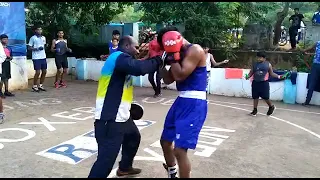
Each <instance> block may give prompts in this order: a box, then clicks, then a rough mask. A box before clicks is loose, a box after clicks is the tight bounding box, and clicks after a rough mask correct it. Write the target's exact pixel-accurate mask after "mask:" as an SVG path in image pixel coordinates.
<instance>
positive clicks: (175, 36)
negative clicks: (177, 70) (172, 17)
mask: <svg viewBox="0 0 320 180" xmlns="http://www.w3.org/2000/svg"><path fill="white" fill-rule="evenodd" d="M162 45H163V48H164V50H165V51H166V52H167V53H173V54H174V59H175V60H180V50H181V47H182V45H183V37H182V35H181V34H180V33H179V32H178V31H168V32H166V33H165V34H164V35H163V36H162Z"/></svg>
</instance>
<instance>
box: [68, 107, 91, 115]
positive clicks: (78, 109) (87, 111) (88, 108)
mask: <svg viewBox="0 0 320 180" xmlns="http://www.w3.org/2000/svg"><path fill="white" fill-rule="evenodd" d="M72 110H73V111H78V112H84V113H92V114H93V113H94V110H95V108H94V107H80V108H75V109H72Z"/></svg>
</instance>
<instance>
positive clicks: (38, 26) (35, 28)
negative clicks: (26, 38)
mask: <svg viewBox="0 0 320 180" xmlns="http://www.w3.org/2000/svg"><path fill="white" fill-rule="evenodd" d="M39 28H41V26H40V25H35V26H33V30H34V31H35V30H37V29H39Z"/></svg>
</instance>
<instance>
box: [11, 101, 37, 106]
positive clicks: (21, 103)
mask: <svg viewBox="0 0 320 180" xmlns="http://www.w3.org/2000/svg"><path fill="white" fill-rule="evenodd" d="M13 102H14V103H15V104H17V105H19V106H21V107H30V105H31V106H39V105H41V103H39V102H38V101H36V100H30V102H22V101H13ZM28 105H29V106H28Z"/></svg>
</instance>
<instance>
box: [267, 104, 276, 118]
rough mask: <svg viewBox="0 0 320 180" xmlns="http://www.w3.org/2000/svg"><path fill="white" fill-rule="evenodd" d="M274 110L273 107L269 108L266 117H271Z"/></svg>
mask: <svg viewBox="0 0 320 180" xmlns="http://www.w3.org/2000/svg"><path fill="white" fill-rule="evenodd" d="M275 109H276V107H275V106H274V105H272V106H270V107H269V110H268V112H267V116H270V115H272V114H273V112H274V110H275Z"/></svg>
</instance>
